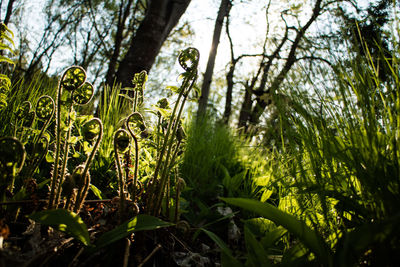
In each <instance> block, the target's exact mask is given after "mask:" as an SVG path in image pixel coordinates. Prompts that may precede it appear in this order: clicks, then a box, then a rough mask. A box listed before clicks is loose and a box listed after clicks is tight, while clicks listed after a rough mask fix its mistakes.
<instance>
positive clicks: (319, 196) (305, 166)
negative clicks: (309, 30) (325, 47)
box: [275, 46, 400, 266]
mask: <svg viewBox="0 0 400 267" xmlns="http://www.w3.org/2000/svg"><path fill="white" fill-rule="evenodd" d="M363 49H364V52H365V54H366V55H367V57H366V58H363V59H362V58H357V60H353V61H350V62H347V63H346V64H343V63H342V64H338V65H337V67H335V68H334V72H332V73H331V74H330V75H332V76H331V77H329V76H326V79H327V80H331V81H332V82H331V83H326V84H325V87H324V88H323V87H321V85H318V86H317V87H315V88H314V89H315V92H316V93H315V94H314V96H313V97H312V98H311V99H310V98H305V97H304V93H303V92H302V91H301V89H300V88H299V87H298V86H296V85H294V84H293V85H292V86H291V87H290V88H289V90H288V96H289V99H290V100H289V101H288V99H287V98H285V100H284V101H282V99H283V98H280V99H279V98H278V97H276V99H275V102H276V104H277V107H278V110H279V111H280V112H281V113H282V114H285V115H288V114H290V115H289V116H288V117H283V116H282V118H283V120H285V122H284V123H285V124H289V125H292V126H293V127H294V129H295V131H296V132H297V135H296V136H297V142H288V143H289V144H290V147H287V149H286V152H289V153H288V155H287V157H288V159H289V157H290V158H291V159H292V160H291V164H289V165H286V166H288V168H287V170H286V173H287V179H286V182H285V187H286V188H288V189H290V190H289V191H288V197H289V198H291V199H292V201H291V202H286V203H285V206H286V207H285V206H283V205H281V203H280V205H279V208H280V210H284V211H286V212H288V213H292V214H293V215H295V216H296V218H297V219H299V220H301V221H304V222H306V224H307V225H308V226H309V227H311V228H312V229H314V230H315V231H316V232H317V233H318V235H319V236H320V237H322V238H323V239H324V240H325V242H326V244H327V246H328V247H330V248H331V250H332V251H331V253H328V254H325V255H324V256H321V255H317V260H318V261H319V262H324V263H325V264H328V265H333V266H351V265H358V264H365V265H368V266H377V265H381V266H387V265H390V264H392V263H394V262H395V261H398V257H396V256H395V255H396V250H398V249H399V248H400V242H399V240H400V239H399V238H400V236H399V234H398V233H397V232H396V230H395V229H396V228H397V227H398V226H399V224H400V209H399V206H398V203H400V202H399V201H400V194H399V190H400V161H399V143H398V142H399V136H398V133H399V126H400V113H399V112H400V98H399V96H400V95H399V94H400V83H399V73H400V72H399V70H400V68H399V62H398V58H397V55H398V53H397V52H393V56H392V57H391V58H387V57H385V56H384V53H383V51H381V52H382V53H381V54H380V57H379V58H373V57H372V56H371V54H370V53H369V50H368V47H366V46H364V47H363ZM378 61H381V62H382V61H383V62H385V63H386V64H385V69H378V68H377V66H378V63H377V62H378ZM382 71H386V72H387V73H388V74H389V75H388V76H387V78H386V79H385V80H382V79H381V77H383V76H382V75H380V72H382ZM288 111H289V112H288ZM293 200H294V201H293ZM282 201H283V199H281V202H282ZM289 231H290V230H289ZM302 241H303V242H305V239H302ZM307 245H310V244H306V246H307ZM309 248H310V249H311V247H310V246H309ZM311 251H313V250H312V249H311ZM313 252H314V253H316V251H315V250H314V251H313ZM329 254H333V255H334V256H333V257H332V258H330V256H328V255H329ZM315 255H316V254H315ZM321 257H322V258H321Z"/></svg>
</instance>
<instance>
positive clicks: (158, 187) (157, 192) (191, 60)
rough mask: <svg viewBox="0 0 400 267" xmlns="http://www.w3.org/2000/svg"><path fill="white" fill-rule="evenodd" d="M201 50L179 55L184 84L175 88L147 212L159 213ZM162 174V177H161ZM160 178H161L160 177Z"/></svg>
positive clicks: (189, 49) (151, 186) (187, 50)
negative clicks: (174, 147)
mask: <svg viewBox="0 0 400 267" xmlns="http://www.w3.org/2000/svg"><path fill="white" fill-rule="evenodd" d="M199 56H200V54H199V51H198V50H197V49H195V48H187V49H185V50H184V51H182V52H181V54H180V55H179V57H178V60H179V64H180V65H181V66H182V68H183V69H184V70H185V72H184V73H183V74H182V75H181V77H182V78H183V81H182V85H181V87H179V88H173V90H175V91H177V93H178V98H177V100H176V103H175V106H174V108H173V110H172V113H171V115H170V119H169V122H168V128H167V131H166V133H165V135H164V139H163V145H162V148H161V151H160V153H159V156H158V160H157V164H156V167H155V170H154V174H153V177H152V180H151V181H150V186H149V188H148V189H147V190H148V198H147V203H146V208H147V212H148V213H149V214H152V215H155V216H157V215H159V213H160V209H161V203H162V199H163V196H164V194H165V190H166V185H167V180H168V178H169V176H168V174H169V170H170V169H171V166H172V165H171V161H172V160H171V155H172V154H173V145H174V140H175V138H176V135H175V133H176V132H177V129H178V126H179V121H180V119H181V116H182V111H183V108H184V105H185V102H186V100H187V97H188V95H189V92H190V90H191V89H192V88H193V86H194V83H195V81H196V79H197V66H198V62H199ZM159 176H160V177H159ZM158 178H159V179H158Z"/></svg>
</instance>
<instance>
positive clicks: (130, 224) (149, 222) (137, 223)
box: [96, 214, 173, 249]
mask: <svg viewBox="0 0 400 267" xmlns="http://www.w3.org/2000/svg"><path fill="white" fill-rule="evenodd" d="M171 225H173V223H169V222H165V221H163V220H160V219H158V218H156V217H153V216H150V215H145V214H140V215H138V216H136V217H134V218H132V219H130V220H129V221H127V222H124V223H123V224H121V225H119V226H117V227H116V228H114V229H113V230H111V231H108V232H106V233H104V234H102V235H101V236H100V237H99V238H98V240H97V242H96V248H97V249H99V248H102V247H105V246H107V245H109V244H111V243H113V242H115V241H118V240H120V239H122V238H125V237H127V236H129V235H130V234H131V233H134V232H138V231H144V230H156V229H159V228H161V227H168V226H171Z"/></svg>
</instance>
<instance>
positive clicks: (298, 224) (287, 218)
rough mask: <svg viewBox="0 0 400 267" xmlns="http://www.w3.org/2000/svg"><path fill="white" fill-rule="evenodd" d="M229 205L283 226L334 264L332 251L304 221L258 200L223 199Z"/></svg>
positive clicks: (324, 259) (321, 258) (328, 263)
mask: <svg viewBox="0 0 400 267" xmlns="http://www.w3.org/2000/svg"><path fill="white" fill-rule="evenodd" d="M221 199H222V200H223V201H225V202H226V203H228V204H231V205H235V206H238V207H241V208H243V209H246V210H249V211H252V212H255V213H257V214H259V215H261V216H263V217H265V218H267V219H269V220H271V221H273V222H274V223H275V224H277V225H282V226H283V227H285V228H286V229H287V230H288V231H289V232H291V233H292V234H293V235H295V236H297V238H299V239H300V241H302V242H303V243H304V245H306V246H307V247H308V248H309V249H310V250H311V251H312V252H313V253H314V254H315V256H316V257H317V258H318V259H319V261H320V262H321V263H323V264H325V265H327V266H329V265H330V264H331V262H332V256H331V251H330V250H329V249H328V246H327V245H326V243H325V242H324V241H323V240H322V238H321V237H320V236H319V235H318V233H317V232H316V231H314V230H312V229H311V228H309V227H308V226H307V225H306V224H305V223H304V222H303V221H300V220H298V219H297V218H296V217H294V216H293V215H290V214H288V213H285V212H283V211H281V210H279V209H278V208H276V207H274V206H272V205H270V204H268V203H263V202H260V201H257V200H252V199H245V198H221Z"/></svg>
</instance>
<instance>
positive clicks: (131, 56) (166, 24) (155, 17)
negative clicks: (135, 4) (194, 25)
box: [116, 0, 190, 87]
mask: <svg viewBox="0 0 400 267" xmlns="http://www.w3.org/2000/svg"><path fill="white" fill-rule="evenodd" d="M189 3H190V0H151V1H149V6H148V10H147V13H146V16H145V18H144V19H143V21H142V22H141V24H140V26H139V28H138V29H137V31H136V34H135V36H134V37H133V38H132V41H131V43H130V47H129V49H128V52H127V54H126V55H125V57H124V58H123V59H122V61H121V63H120V64H119V68H118V71H117V74H116V76H117V77H116V78H117V82H120V83H121V85H122V87H129V86H132V78H133V75H134V74H135V73H138V72H140V71H142V70H146V71H147V72H149V71H150V69H151V66H152V65H153V63H154V61H155V59H156V56H157V55H158V53H159V52H160V49H161V46H162V44H163V43H164V41H165V40H166V38H167V37H168V35H169V33H170V32H171V30H172V29H173V28H174V27H175V26H176V24H177V23H178V21H179V19H180V18H181V16H182V15H183V13H184V12H185V11H186V9H187V7H188V5H189Z"/></svg>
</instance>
